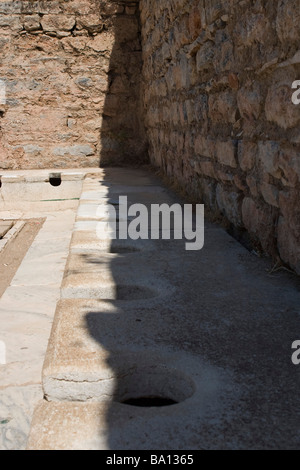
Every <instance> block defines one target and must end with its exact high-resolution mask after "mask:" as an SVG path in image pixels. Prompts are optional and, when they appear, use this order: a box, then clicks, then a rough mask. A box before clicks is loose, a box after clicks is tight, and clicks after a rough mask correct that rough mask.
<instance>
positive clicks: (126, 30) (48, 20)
mask: <svg viewBox="0 0 300 470" xmlns="http://www.w3.org/2000/svg"><path fill="white" fill-rule="evenodd" d="M140 76H141V45H140V33H139V18H138V8H137V2H136V1H131V2H128V1H125V0H120V1H113V0H111V1H110V0H105V1H100V0H80V1H79V0H69V1H63V0H44V1H34V0H31V1H24V0H23V1H20V0H17V1H3V0H1V1H0V80H1V82H0V83H1V84H2V86H3V84H4V86H5V88H6V104H4V100H3V99H2V104H0V127H1V129H0V133H1V134H0V168H3V169H11V168H12V169H22V168H26V169H29V168H47V167H48V168H49V167H64V168H66V167H78V166H80V167H82V166H86V167H88V166H99V163H100V162H101V164H103V165H104V164H107V163H121V162H122V161H123V160H124V159H125V160H126V161H130V160H132V159H136V158H140V157H142V156H143V154H144V151H145V138H144V130H143V124H142V118H141V114H140V108H139V105H138V104H139V103H140Z"/></svg>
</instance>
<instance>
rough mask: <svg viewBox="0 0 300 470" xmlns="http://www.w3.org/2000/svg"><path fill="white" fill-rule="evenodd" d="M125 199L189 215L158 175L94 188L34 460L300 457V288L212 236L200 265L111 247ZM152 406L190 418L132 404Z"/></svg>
mask: <svg viewBox="0 0 300 470" xmlns="http://www.w3.org/2000/svg"><path fill="white" fill-rule="evenodd" d="M120 195H127V196H128V201H129V203H143V204H146V205H148V206H149V205H150V204H153V203H163V202H167V203H171V202H175V201H176V198H175V197H174V196H173V195H172V194H171V193H169V192H168V191H167V190H166V189H165V188H163V187H162V185H161V184H160V183H159V182H158V181H157V180H156V179H155V178H153V177H152V176H151V175H149V174H147V173H146V172H145V171H140V170H128V169H109V170H105V172H104V178H103V179H102V178H99V177H98V178H86V179H85V181H84V187H83V192H82V195H81V200H80V205H79V208H78V212H77V220H76V223H75V226H74V231H73V235H72V241H71V246H70V253H69V258H68V261H67V265H66V268H65V271H64V277H63V281H62V287H61V300H60V301H59V302H58V304H57V310H56V314H55V320H54V324H53V329H52V334H51V338H50V342H49V346H48V350H47V354H46V358H45V363H44V368H43V390H44V394H45V398H46V399H45V400H42V401H41V402H40V403H39V405H38V407H37V408H36V411H35V414H34V419H33V422H32V427H31V433H30V438H29V442H28V448H29V449H110V450H118V449H122V450H126V449H135V450H139V449H150V450H151V449H156V450H157V449H159V450H171V449H175V450H180V449H183V450H185V449H191V450H193V449H256V448H259V449H296V448H299V444H300V434H299V422H300V419H299V418H300V416H299V401H300V399H299V393H298V392H299V385H300V383H299V369H298V368H297V366H294V365H293V364H292V361H291V355H292V350H291V345H292V343H293V341H295V340H297V339H299V336H300V331H299V313H300V292H299V278H297V277H296V276H293V275H290V274H288V273H287V272H284V271H278V272H276V273H273V274H271V273H270V272H269V271H270V268H271V265H270V263H269V262H268V261H267V260H264V259H259V258H257V257H256V256H255V255H254V254H251V253H249V252H248V251H246V250H245V249H244V248H243V247H242V246H241V245H240V244H239V243H237V242H236V241H235V240H233V239H232V238H231V237H230V236H229V235H228V234H226V233H225V232H224V231H223V230H222V229H221V228H219V227H217V226H215V225H212V224H210V223H206V227H205V245H204V248H203V250H201V251H198V252H193V251H190V252H188V251H186V250H185V241H184V240H183V241H181V240H174V241H167V240H149V241H144V240H143V241H140V240H138V241H136V242H133V241H122V242H117V241H116V242H113V243H110V242H109V241H107V240H106V239H105V237H104V236H103V237H101V234H102V235H103V227H104V226H103V225H101V224H100V225H99V217H100V222H102V223H107V222H108V219H109V216H108V215H107V214H106V211H107V207H108V206H107V205H108V204H114V205H115V207H118V205H117V204H118V198H119V196H120ZM101 227H102V229H101ZM97 230H98V231H97ZM99 236H100V239H99ZM55 247H56V249H58V247H57V245H55ZM50 251H52V249H50ZM29 262H30V260H29ZM61 267H62V266H61ZM28 275H29V274H28V272H27V279H28ZM18 279H19V280H20V281H19V282H20V283H21V282H22V281H21V278H20V277H17V280H18ZM57 280H58V278H57ZM53 281H54V280H53ZM16 287H17V286H16V285H15V284H14V285H13V286H12V289H14V288H16ZM50 293H51V289H50V290H48V289H47V295H50ZM37 333H38V329H37V331H36V334H35V335H34V338H36V337H37V336H38V335H37ZM299 367H300V366H299ZM145 397H147V400H148V403H149V400H151V399H153V397H160V398H161V399H166V398H168V399H171V400H173V401H174V402H176V404H173V405H172V406H163V407H137V406H132V405H130V404H127V403H124V402H127V401H128V400H138V399H140V398H145Z"/></svg>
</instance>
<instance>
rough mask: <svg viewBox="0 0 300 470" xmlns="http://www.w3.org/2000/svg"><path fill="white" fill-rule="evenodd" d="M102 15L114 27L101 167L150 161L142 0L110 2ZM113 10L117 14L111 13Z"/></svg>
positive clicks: (104, 111)
mask: <svg viewBox="0 0 300 470" xmlns="http://www.w3.org/2000/svg"><path fill="white" fill-rule="evenodd" d="M105 8H106V10H104V11H106V12H107V15H106V16H105V15H102V17H103V20H104V25H105V27H106V28H107V29H111V28H112V29H113V30H114V36H115V37H114V46H113V50H112V53H111V56H110V63H109V70H108V78H109V83H108V91H107V94H106V97H105V103H104V109H103V122H102V128H101V148H100V166H101V167H106V166H118V165H124V164H126V165H131V164H140V163H141V164H143V163H146V162H147V160H148V156H147V144H146V135H145V129H144V125H143V112H142V100H141V96H142V90H141V83H142V80H141V78H142V75H141V74H142V49H141V41H140V25H139V7H138V2H130V3H128V2H126V1H113V0H112V1H111V2H109V3H108V2H106V5H105ZM111 11H113V13H114V14H113V15H111Z"/></svg>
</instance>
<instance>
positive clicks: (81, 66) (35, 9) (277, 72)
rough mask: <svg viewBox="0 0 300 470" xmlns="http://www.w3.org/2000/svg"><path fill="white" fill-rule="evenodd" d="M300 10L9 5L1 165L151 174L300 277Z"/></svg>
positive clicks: (298, 6)
mask: <svg viewBox="0 0 300 470" xmlns="http://www.w3.org/2000/svg"><path fill="white" fill-rule="evenodd" d="M299 18H300V3H299V0H256V1H251V0H243V1H240V0H140V1H139V2H138V1H125V0H116V1H114V0H110V1H109V0H103V1H102V0H101V1H100V0H81V1H79V0H69V1H59V0H44V1H24V0H23V1H20V0H17V1H3V0H1V2H0V51H1V52H0V56H1V61H0V80H2V81H3V82H4V83H5V85H6V95H7V101H6V104H5V105H0V126H1V129H0V132H1V135H0V168H3V169H6V168H42V167H76V166H95V165H96V166H98V165H99V164H101V165H103V166H104V165H119V164H123V163H124V162H126V163H132V162H138V161H144V159H145V155H146V153H147V152H146V150H147V146H149V150H148V153H149V157H150V160H151V162H152V163H153V164H155V165H156V166H158V167H160V168H162V170H163V171H164V172H165V173H166V174H167V175H169V176H170V177H171V178H172V179H174V180H176V181H177V183H178V184H179V185H180V186H181V187H182V188H183V189H184V190H185V191H186V192H187V194H188V195H190V196H191V197H193V198H194V199H195V200H196V201H198V202H201V203H205V205H206V208H207V210H208V209H209V210H210V212H211V213H212V214H213V215H215V216H216V217H220V216H221V217H222V218H223V219H224V220H225V221H226V222H227V223H228V224H230V226H231V227H232V228H234V229H235V230H236V231H238V233H239V234H244V233H247V234H250V237H251V240H252V243H254V244H255V246H257V247H258V249H261V250H262V251H263V252H266V253H268V254H270V255H272V256H273V257H274V259H276V258H277V259H280V260H281V261H283V262H284V263H285V264H286V265H288V266H290V267H292V269H294V270H295V271H296V272H297V273H298V274H300V204H299V200H300V182H299V180H300V152H299V144H300V130H299V124H300V105H298V106H297V105H295V104H293V103H292V99H291V97H292V93H293V90H292V83H293V82H294V81H295V80H298V79H300V51H299V43H300V29H299Z"/></svg>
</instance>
